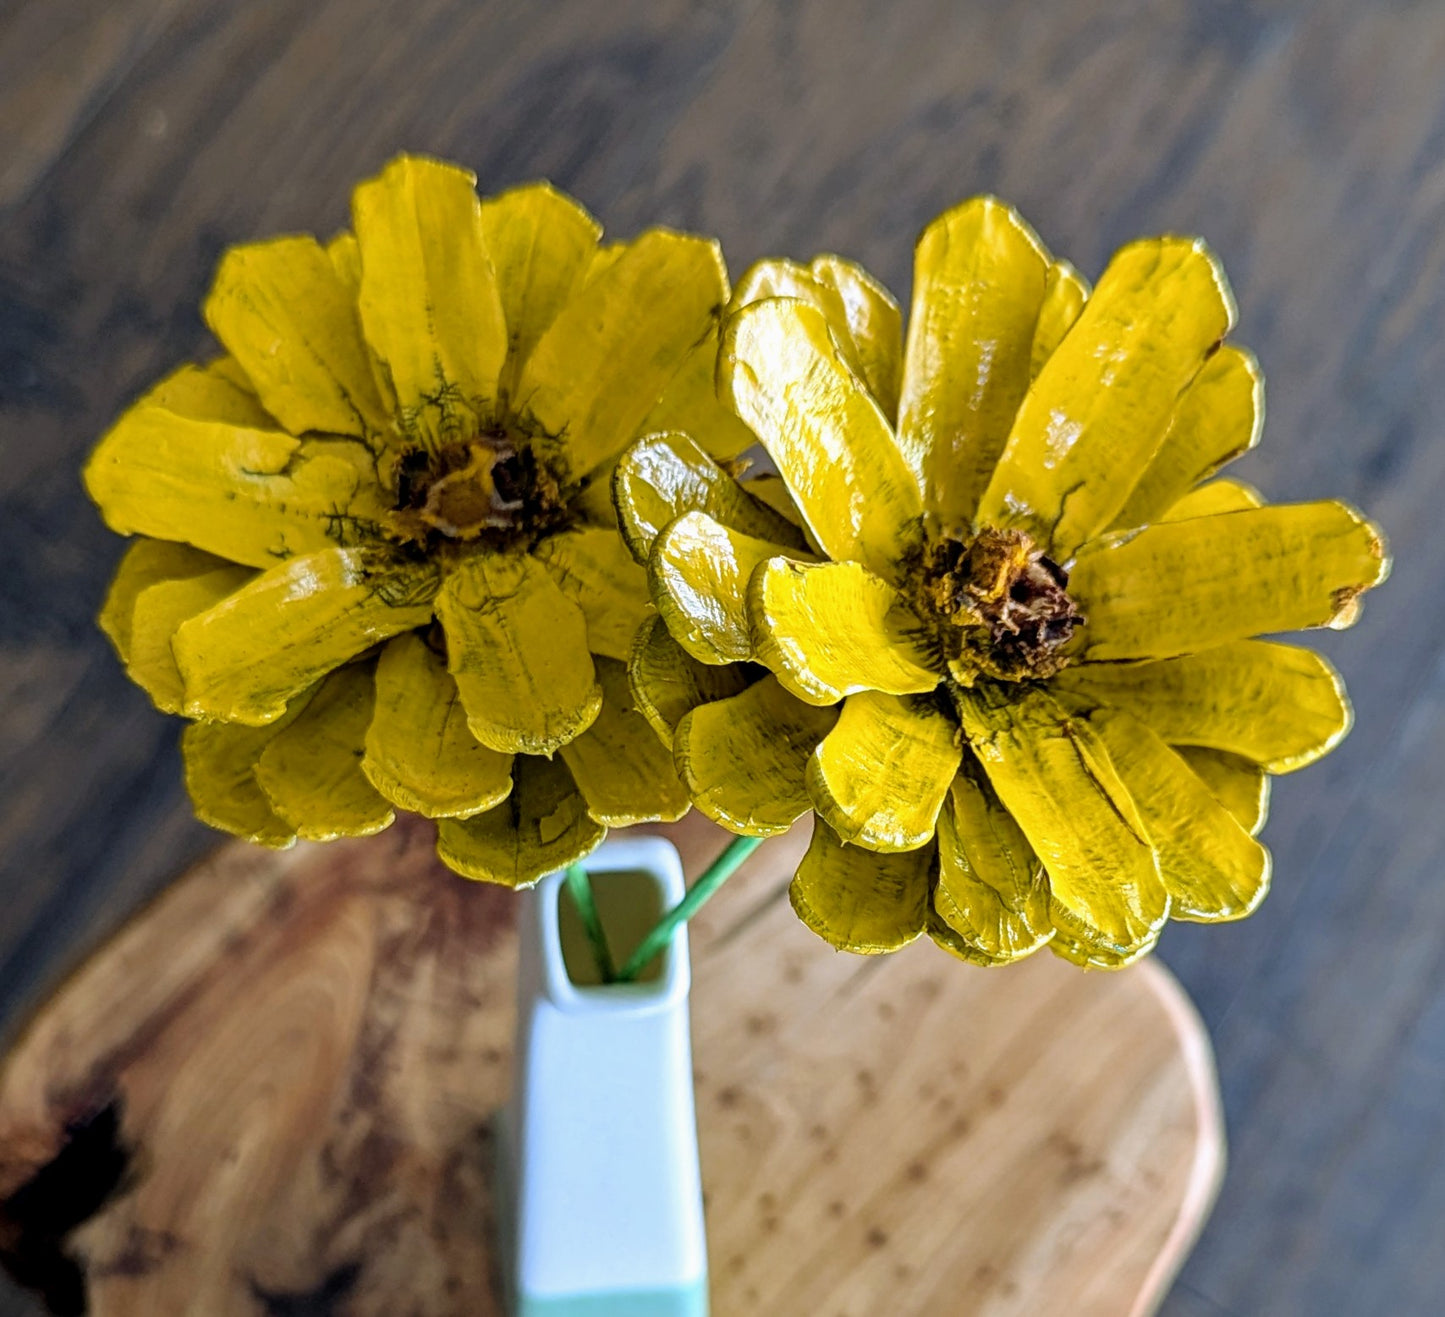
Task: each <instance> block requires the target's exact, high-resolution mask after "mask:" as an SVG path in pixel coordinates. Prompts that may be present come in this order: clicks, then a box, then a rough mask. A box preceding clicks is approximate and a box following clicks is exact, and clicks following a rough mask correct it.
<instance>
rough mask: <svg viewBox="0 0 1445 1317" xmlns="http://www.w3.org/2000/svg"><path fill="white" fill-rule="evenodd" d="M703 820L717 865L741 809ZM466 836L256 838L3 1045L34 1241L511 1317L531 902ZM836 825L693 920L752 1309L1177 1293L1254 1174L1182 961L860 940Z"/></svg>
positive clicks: (66, 1277) (149, 917)
mask: <svg viewBox="0 0 1445 1317" xmlns="http://www.w3.org/2000/svg"><path fill="white" fill-rule="evenodd" d="M669 831H670V833H671V835H672V836H673V837H674V839H676V840H677V841H678V843H679V845H680V847H681V848H682V849H683V850H684V853H685V854H687V855H688V856H689V858H690V859H691V860H692V863H691V864H690V865H689V867H690V868H692V869H694V871H695V870H696V869H697V868H699V867H700V866H701V864H702V862H703V860H704V859H705V858H706V857H709V856H710V855H712V854H716V853H717V851H718V850H720V849H721V847H722V845H723V842H724V840H725V836H726V834H723V833H722V832H721V831H720V830H718V829H716V828H714V827H713V826H712V825H710V824H708V823H706V822H705V821H703V820H701V819H697V818H694V819H692V820H689V821H688V823H686V824H683V825H680V826H679V827H677V828H674V829H670V830H669ZM434 840H435V833H434V829H433V828H432V826H431V825H430V824H427V823H424V822H422V821H421V820H417V819H412V820H409V821H408V822H407V823H405V824H403V825H399V826H398V827H396V828H394V829H392V830H391V831H390V832H388V833H385V834H383V835H382V836H380V837H375V838H370V839H367V840H365V841H358V842H348V843H345V844H341V845H336V846H330V847H319V846H307V845H302V846H300V847H298V848H296V849H295V850H293V851H290V852H284V853H280V854H277V853H274V852H267V851H263V850H260V849H259V848H256V847H251V846H243V845H238V844H235V843H232V844H230V845H227V846H225V847H223V848H222V849H221V850H220V851H219V852H218V853H217V854H216V855H215V856H214V857H212V858H211V859H208V860H206V861H205V862H203V863H202V864H201V865H199V866H198V867H197V868H196V869H194V870H193V871H192V872H190V873H189V874H187V875H186V876H184V877H183V878H182V879H181V880H180V881H179V882H177V883H176V884H175V885H174V886H173V887H171V888H170V889H169V890H168V891H167V892H166V893H165V894H164V895H163V896H162V897H161V898H160V899H158V900H157V901H156V902H154V903H152V904H151V905H149V906H147V907H146V908H145V909H144V910H143V911H142V912H141V913H139V914H138V915H137V916H136V917H135V918H134V919H132V920H131V921H130V922H129V923H128V924H127V925H126V926H125V928H124V929H123V930H122V931H121V932H120V933H119V934H118V935H117V936H116V937H115V938H114V939H112V940H111V941H109V942H108V943H106V944H105V945H104V946H103V947H102V948H101V949H100V950H99V951H98V952H97V953H96V954H95V955H94V956H92V957H91V958H90V959H89V960H87V961H86V962H85V964H84V965H83V967H82V968H81V969H80V970H79V971H78V972H77V973H76V974H75V975H73V976H72V977H71V978H70V979H69V980H67V982H66V983H65V985H64V986H63V987H62V989H61V990H60V991H59V992H58V993H57V994H56V995H55V996H54V997H53V998H52V999H51V1000H50V1001H49V1002H47V1003H46V1005H45V1006H44V1008H43V1009H42V1010H41V1012H40V1013H39V1015H38V1016H37V1017H36V1018H35V1019H34V1020H33V1022H32V1023H31V1025H30V1026H29V1028H28V1029H27V1030H26V1031H25V1033H24V1035H23V1036H22V1038H21V1040H20V1042H19V1044H18V1045H17V1046H16V1047H15V1048H14V1049H13V1050H12V1051H11V1053H10V1054H9V1056H8V1057H7V1058H6V1060H5V1062H4V1065H3V1067H0V1261H3V1262H4V1263H5V1265H6V1266H7V1267H9V1268H10V1269H11V1270H13V1271H16V1272H18V1273H20V1274H22V1275H23V1276H24V1277H25V1278H26V1279H28V1280H29V1281H30V1282H31V1283H32V1284H36V1285H39V1286H43V1288H44V1292H45V1293H46V1295H47V1297H48V1299H49V1301H50V1303H51V1305H52V1306H53V1307H55V1308H56V1309H57V1310H58V1311H62V1312H78V1311H79V1310H80V1309H79V1306H78V1304H79V1301H80V1299H81V1296H82V1291H83V1296H84V1299H85V1300H86V1301H87V1302H88V1305H89V1306H88V1311H89V1312H91V1313H92V1314H94V1315H95V1317H154V1315H155V1314H169V1313H182V1312H184V1313H197V1314H204V1317H277V1315H278V1314H295V1313H300V1312H306V1313H320V1312H327V1313H334V1314H335V1315H336V1317H341V1315H342V1314H346V1317H394V1314H397V1313H415V1314H417V1315H418V1317H422V1315H423V1314H424V1315H425V1317H485V1315H486V1314H488V1313H495V1312H498V1311H499V1307H498V1304H497V1300H496V1292H495V1274H496V1271H497V1265H496V1264H497V1258H496V1255H495V1252H494V1250H493V1248H492V1247H491V1246H492V1233H493V1222H494V1220H495V1217H496V1212H497V1205H496V1204H494V1202H493V1201H492V1199H491V1197H490V1194H489V1188H490V1185H491V1184H492V1181H493V1171H492V1138H493V1129H494V1127H493V1119H492V1118H493V1115H494V1113H495V1111H496V1109H497V1107H498V1106H499V1105H500V1104H501V1103H502V1102H503V1101H504V1100H505V1098H506V1095H507V1093H508V1091H509V1083H510V1073H511V1043H512V1039H511V1031H512V1024H513V1018H514V1011H513V996H514V993H513V988H514V979H515V973H516V952H517V945H516V935H515V925H514V915H515V909H516V907H515V903H514V901H513V899H512V897H511V894H510V893H508V892H505V891H502V890H500V889H497V888H489V887H485V886H481V885H478V884H475V883H469V882H467V881H465V880H464V879H460V878H458V877H456V876H455V875H454V874H451V873H449V872H448V871H447V870H445V869H444V868H442V866H441V865H440V864H439V863H438V862H437V860H436V858H435V855H434V852H433V845H434ZM806 841H807V836H806V828H805V827H804V826H802V825H800V826H799V828H797V829H795V831H794V833H793V834H791V835H789V836H787V837H783V838H778V839H775V840H774V841H772V842H770V843H769V844H768V845H767V847H766V848H764V849H763V850H761V851H759V852H758V853H756V854H755V855H754V857H753V858H752V859H751V861H750V862H749V863H748V864H747V865H746V866H745V868H744V869H743V870H742V871H740V872H739V873H738V875H737V876H736V877H735V878H734V879H733V880H732V881H731V884H730V886H729V889H728V894H729V896H730V897H731V900H730V902H729V903H728V904H727V905H726V906H723V905H721V904H718V905H714V906H712V907H710V908H709V909H708V910H707V911H706V912H705V915H704V917H703V918H700V919H699V920H698V921H697V923H696V924H695V925H694V928H693V938H692V940H693V965H694V993H693V1002H692V1014H693V1021H694V1023H693V1034H694V1058H695V1066H696V1081H697V1099H698V1124H699V1134H700V1141H701V1150H702V1170H703V1191H704V1195H705V1197H706V1202H707V1211H708V1222H709V1245H710V1254H711V1257H710V1273H711V1289H712V1300H713V1311H714V1312H715V1313H716V1314H717V1317H742V1315H743V1314H751V1313H800V1314H801V1313H809V1314H813V1313H816V1314H829V1315H830V1317H868V1315H869V1314H874V1313H883V1312H888V1313H909V1314H918V1315H919V1317H953V1315H954V1314H957V1313H960V1312H968V1313H979V1314H988V1315H989V1317H1112V1314H1116V1313H1130V1314H1146V1313H1149V1312H1152V1311H1153V1310H1154V1308H1155V1305H1156V1304H1157V1301H1158V1299H1159V1298H1160V1296H1161V1295H1162V1294H1163V1292H1164V1289H1165V1286H1166V1285H1167V1284H1168V1282H1169V1280H1170V1279H1171V1278H1172V1277H1173V1275H1174V1273H1175V1271H1176V1270H1177V1269H1178V1266H1179V1264H1180V1263H1181V1262H1182V1261H1183V1258H1184V1255H1185V1251H1186V1250H1187V1247H1188V1245H1189V1244H1190V1243H1191V1242H1192V1241H1193V1239H1194V1237H1195V1236H1196V1234H1197V1232H1198V1230H1199V1227H1200V1226H1201V1225H1202V1223H1203V1219H1204V1214H1205V1211H1206V1209H1207V1207H1208V1205H1209V1203H1210V1202H1211V1200H1212V1198H1213V1194H1214V1190H1215V1188H1216V1187H1217V1184H1218V1177H1219V1174H1220V1172H1221V1171H1222V1169H1223V1141H1222V1137H1221V1136H1222V1127H1221V1123H1220V1114H1219V1109H1218V1095H1217V1089H1216V1087H1215V1081H1214V1074H1213V1068H1212V1063H1211V1060H1210V1056H1209V1047H1208V1042H1207V1040H1206V1039H1205V1036H1204V1033H1203V1028H1202V1026H1201V1025H1200V1023H1199V1020H1198V1018H1197V1016H1195V1014H1194V1012H1193V1010H1192V1009H1191V1008H1190V1007H1189V1006H1188V1004H1187V1002H1186V1001H1185V999H1184V997H1183V995H1182V994H1181V993H1180V991H1179V989H1178V988H1177V986H1176V985H1175V984H1174V982H1173V980H1172V979H1171V978H1170V977H1169V976H1168V974H1167V973H1166V972H1165V971H1164V970H1162V969H1160V968H1158V967H1157V966H1153V965H1150V966H1146V967H1141V968H1140V969H1137V970H1135V971H1132V972H1130V973H1128V974H1123V975H1117V976H1101V975H1091V976H1088V977H1085V978H1081V977H1080V976H1079V975H1077V974H1076V973H1074V972H1072V970H1071V969H1070V968H1069V967H1068V966H1065V965H1063V964H1060V963H1059V962H1057V961H1055V960H1053V959H1052V958H1044V959H1038V960H1035V961H1032V962H1030V963H1029V964H1028V965H1027V966H1026V967H1023V968H1021V969H1020V970H1018V971H1017V972H1015V973H1011V974H985V973H972V974H959V973H955V972H954V963H953V962H952V961H950V960H949V959H948V958H947V957H946V956H945V955H944V954H943V953H942V952H940V951H938V950H937V949H936V948H935V947H933V946H932V945H931V944H928V943H923V944H920V945H918V946H915V947H912V948H909V949H908V950H907V951H906V952H903V953H900V954H898V955H896V956H891V957H885V958H880V959H877V960H866V959H860V958H858V957H854V956H847V955H841V954H838V953H836V952H833V951H832V950H831V949H829V948H828V947H827V946H825V945H824V944H823V943H822V942H820V941H819V940H817V939H816V938H814V937H813V936H812V935H811V934H809V933H808V932H807V931H806V930H805V929H804V928H803V927H802V925H800V924H799V922H798V921H797V920H796V919H795V918H794V916H793V914H792V911H791V910H790V909H789V907H788V902H787V897H786V893H787V885H788V879H789V877H790V874H791V871H792V867H793V865H794V863H796V861H797V859H798V858H799V857H800V856H801V854H802V851H803V848H804V846H805V845H806ZM107 1192H108V1196H105V1195H107ZM77 1198H84V1199H88V1200H89V1201H88V1202H87V1203H86V1209H88V1210H92V1211H93V1209H94V1208H95V1206H96V1202H97V1201H99V1210H98V1211H94V1212H93V1214H92V1215H88V1216H86V1217H85V1218H84V1219H79V1217H80V1213H79V1212H76V1211H75V1208H76V1206H77V1203H76V1199H77ZM66 1208H69V1209H71V1212H70V1217H69V1219H68V1220H61V1219H58V1217H59V1214H60V1213H62V1212H64V1211H65V1209H66ZM572 1228H574V1229H577V1230H586V1229H587V1228H588V1223H587V1222H585V1221H578V1222H576V1223H573V1226H572Z"/></svg>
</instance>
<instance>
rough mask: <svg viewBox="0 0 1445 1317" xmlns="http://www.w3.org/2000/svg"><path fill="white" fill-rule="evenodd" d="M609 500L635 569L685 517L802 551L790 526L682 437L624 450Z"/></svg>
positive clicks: (650, 439) (649, 440)
mask: <svg viewBox="0 0 1445 1317" xmlns="http://www.w3.org/2000/svg"><path fill="white" fill-rule="evenodd" d="M612 494H613V499H614V501H615V503H616V505H617V513H618V519H619V521H620V523H621V526H622V534H623V535H624V536H625V537H626V540H627V545H628V547H629V548H630V549H631V550H632V553H633V555H634V556H635V557H636V559H637V561H638V562H641V563H645V562H646V561H647V559H648V556H649V555H650V554H651V553H652V545H653V542H654V541H655V540H656V539H657V537H658V535H659V534H661V532H662V530H663V528H664V527H666V526H667V525H669V524H670V523H671V522H673V521H675V520H676V519H677V518H678V517H681V516H682V515H683V514H684V513H688V512H705V513H707V515H708V516H710V517H711V518H712V519H713V520H714V521H719V522H721V523H722V524H723V525H724V526H730V527H731V528H732V529H733V530H735V531H741V532H742V533H743V534H744V535H752V536H755V537H756V538H758V539H764V540H770V541H772V542H773V543H775V544H781V545H784V546H785V547H787V548H798V549H802V548H803V547H804V542H803V537H802V535H801V534H799V533H798V529H797V526H796V525H795V524H794V523H791V522H789V521H788V519H787V518H786V517H784V516H782V515H781V514H780V513H778V512H777V511H776V510H775V509H773V508H772V507H769V506H768V505H767V504H765V503H762V502H760V501H759V500H758V499H756V498H754V497H752V496H751V495H750V494H748V493H747V492H746V491H745V490H744V489H743V488H742V486H741V485H740V484H739V483H738V482H737V481H736V480H735V479H734V478H733V476H732V475H731V474H730V473H729V472H727V471H725V470H724V469H723V468H722V467H721V466H719V465H718V464H717V462H715V461H714V460H713V459H712V458H711V457H710V456H708V454H707V453H705V452H703V450H702V449H701V448H699V447H698V445H697V444H695V443H694V442H693V441H692V440H691V439H690V438H689V437H688V436H687V435H685V434H678V433H675V432H674V433H663V434H650V435H648V436H646V437H645V438H643V439H639V440H638V441H637V442H636V443H635V444H633V445H632V446H631V447H630V448H628V450H627V451H626V452H625V453H623V455H622V457H621V459H620V460H619V461H618V463H617V469H616V470H615V471H614V473H613V476H612Z"/></svg>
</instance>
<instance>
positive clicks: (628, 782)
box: [561, 658, 689, 828]
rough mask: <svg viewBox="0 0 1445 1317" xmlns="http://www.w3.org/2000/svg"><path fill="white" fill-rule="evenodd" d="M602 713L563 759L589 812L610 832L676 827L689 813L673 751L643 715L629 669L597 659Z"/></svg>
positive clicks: (566, 750) (566, 747) (565, 749)
mask: <svg viewBox="0 0 1445 1317" xmlns="http://www.w3.org/2000/svg"><path fill="white" fill-rule="evenodd" d="M597 680H598V682H599V683H600V685H601V686H602V711H601V712H600V713H599V714H598V715H597V720H596V721H595V722H594V723H593V724H592V726H591V727H589V728H588V729H587V730H586V731H585V732H583V733H582V735H581V736H579V737H577V739H576V740H575V741H569V742H568V743H567V744H566V745H564V746H563V747H562V750H561V755H562V758H563V759H565V760H566V761H567V767H568V768H569V769H571V771H572V778H573V781H575V782H576V783H577V789H578V790H579V791H581V792H582V795H583V797H584V798H585V799H586V801H587V810H588V813H590V814H591V815H592V817H593V818H594V819H596V820H597V822H599V823H605V824H606V825H607V826H608V827H609V828H625V827H628V826H629V825H631V824H633V823H657V822H667V823H671V822H673V821H674V820H675V819H680V818H681V817H682V816H683V815H684V814H686V813H687V811H688V803H689V802H688V797H687V790H686V788H685V787H684V786H683V785H682V783H681V782H680V781H679V780H678V776H677V770H676V768H674V767H673V762H672V754H671V752H670V751H669V749H668V747H667V746H665V745H663V744H662V742H661V741H659V740H658V739H657V735H656V734H655V733H654V732H653V730H652V728H651V727H649V726H648V723H647V719H646V718H644V717H643V715H642V714H641V713H639V712H638V710H637V705H636V703H635V702H634V700H633V698H632V692H631V691H630V690H629V689H628V685H627V668H626V667H625V665H623V664H621V663H615V662H613V661H612V660H611V659H606V658H600V659H598V660H597Z"/></svg>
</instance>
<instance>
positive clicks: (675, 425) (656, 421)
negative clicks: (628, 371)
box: [637, 322, 757, 459]
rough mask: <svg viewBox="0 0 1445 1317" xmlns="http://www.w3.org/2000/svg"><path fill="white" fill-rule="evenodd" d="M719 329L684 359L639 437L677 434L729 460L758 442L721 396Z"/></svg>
mask: <svg viewBox="0 0 1445 1317" xmlns="http://www.w3.org/2000/svg"><path fill="white" fill-rule="evenodd" d="M718 341H719V327H718V325H717V323H716V322H714V323H713V325H712V327H711V328H710V329H709V330H708V332H707V336H706V337H705V338H703V340H702V341H701V342H700V343H698V344H696V345H695V346H694V347H693V348H692V349H691V350H690V351H689V352H688V354H687V356H686V358H684V360H683V363H682V365H681V366H680V367H679V368H678V371H677V374H676V375H674V376H673V377H672V382H671V383H670V384H668V386H667V388H665V389H664V390H663V392H662V397H660V398H659V399H658V400H657V402H656V403H655V404H654V406H653V408H652V410H651V411H650V412H648V413H647V415H646V416H644V417H643V418H642V421H641V423H640V424H639V425H638V427H637V433H638V434H656V433H659V432H666V431H676V432H679V433H682V434H685V435H687V436H689V437H690V438H691V439H693V440H695V441H696V443H697V445H698V447H699V448H701V449H702V450H703V451H704V452H706V453H710V454H711V455H712V456H713V457H716V458H721V459H729V458H734V457H736V456H737V455H738V454H739V453H741V452H743V451H744V449H748V448H751V447H752V446H753V445H754V444H755V443H757V437H756V436H755V435H754V434H753V432H752V431H751V430H749V429H748V427H747V426H746V425H744V424H743V423H742V422H741V421H740V420H738V418H737V417H736V416H734V415H733V412H732V408H730V407H726V406H724V405H723V403H722V401H721V400H720V399H719V398H718V396H717V353H718Z"/></svg>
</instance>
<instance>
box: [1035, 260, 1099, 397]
mask: <svg viewBox="0 0 1445 1317" xmlns="http://www.w3.org/2000/svg"><path fill="white" fill-rule="evenodd" d="M1088 300H1089V284H1088V281H1087V280H1086V279H1085V278H1084V277H1083V275H1081V274H1080V273H1079V272H1078V271H1077V270H1076V269H1074V267H1073V266H1072V265H1070V264H1069V263H1068V261H1055V262H1054V263H1053V264H1052V265H1051V266H1049V272H1048V274H1047V276H1046V277H1045V279H1044V300H1043V302H1042V303H1041V304H1040V306H1039V318H1038V323H1037V324H1035V325H1034V339H1033V346H1032V347H1031V348H1030V350H1029V379H1030V380H1033V379H1034V378H1036V377H1037V375H1038V373H1039V371H1041V370H1043V368H1044V362H1046V361H1047V360H1048V359H1049V358H1050V357H1052V356H1053V355H1054V350H1055V349H1056V348H1057V347H1058V346H1059V344H1060V343H1062V342H1063V341H1064V335H1065V334H1067V333H1068V332H1069V330H1070V329H1072V328H1073V326H1074V321H1076V320H1077V319H1078V318H1079V313H1080V312H1081V311H1082V310H1083V309H1084V303H1085V302H1087V301H1088Z"/></svg>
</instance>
